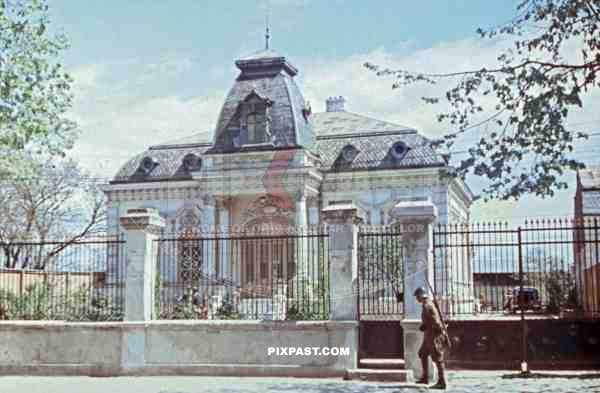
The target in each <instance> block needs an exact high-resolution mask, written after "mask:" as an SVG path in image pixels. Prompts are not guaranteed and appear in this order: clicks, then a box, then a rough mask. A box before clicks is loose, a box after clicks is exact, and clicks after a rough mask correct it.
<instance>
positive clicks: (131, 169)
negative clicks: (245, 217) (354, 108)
mask: <svg viewBox="0 0 600 393" xmlns="http://www.w3.org/2000/svg"><path fill="white" fill-rule="evenodd" d="M310 120H311V123H312V126H313V128H314V131H315V133H316V141H315V143H314V144H312V145H310V146H307V149H309V150H311V151H312V152H313V153H316V154H317V155H318V156H319V158H320V160H321V164H322V165H321V169H322V170H323V171H337V170H347V169H353V170H361V169H364V170H376V169H393V168H420V167H438V166H445V165H446V161H445V159H444V158H443V157H442V155H441V154H439V153H437V152H436V151H435V149H434V148H432V147H431V141H430V140H429V139H427V138H425V137H424V136H423V135H421V134H419V133H418V132H417V131H416V130H415V129H413V128H410V127H407V126H402V125H399V124H395V123H391V122H387V121H383V120H378V119H374V118H372V117H368V116H363V115H360V114H357V113H352V112H323V113H314V114H312V115H311V116H310ZM398 142H403V143H405V144H406V146H408V148H409V149H408V151H407V153H406V155H404V157H403V158H402V159H401V160H392V159H391V157H390V151H391V148H392V147H393V146H394V144H395V143H398ZM348 145H352V146H354V147H355V148H356V150H357V151H358V153H357V154H356V156H355V157H354V159H353V160H352V162H351V163H350V164H349V165H347V166H345V167H344V168H343V169H341V168H339V167H336V166H335V162H336V160H337V159H338V157H339V156H340V154H341V152H342V151H343V149H344V148H345V147H346V146H348ZM211 148H212V142H211V141H210V133H208V132H204V133H198V134H194V135H191V136H189V137H185V138H180V139H177V140H174V141H170V142H166V143H165V144H162V145H158V146H154V147H152V148H150V149H149V150H148V151H147V152H144V153H141V154H138V155H137V156H135V157H133V158H132V159H131V160H130V161H129V162H127V163H126V164H125V165H124V166H123V167H122V168H121V169H120V170H119V172H118V173H117V175H116V176H115V178H114V181H140V180H141V179H136V178H135V173H136V170H137V168H138V167H139V165H140V163H141V162H142V160H143V159H144V157H146V156H148V157H150V158H152V159H153V160H155V161H156V162H157V163H158V165H157V166H156V168H155V169H153V170H152V171H151V172H150V173H149V174H148V175H147V176H146V177H145V180H157V179H170V178H178V177H181V176H180V172H178V168H179V167H180V166H181V162H182V159H183V157H184V156H185V155H186V154H190V153H193V154H197V155H199V156H203V155H205V154H207V152H208V150H209V149H211Z"/></svg>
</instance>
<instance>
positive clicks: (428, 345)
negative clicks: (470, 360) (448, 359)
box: [419, 299, 446, 363]
mask: <svg viewBox="0 0 600 393" xmlns="http://www.w3.org/2000/svg"><path fill="white" fill-rule="evenodd" d="M421 322H422V323H421V331H423V333H424V337H423V343H422V344H421V348H420V349H419V357H420V358H421V359H423V358H425V359H426V358H427V357H428V356H431V360H432V361H434V362H436V363H437V362H441V361H443V360H444V351H445V350H446V335H445V333H444V326H443V324H442V320H441V318H440V314H439V313H438V311H437V309H436V308H435V305H434V304H433V302H431V300H429V299H427V301H426V302H425V303H424V304H423V311H421Z"/></svg>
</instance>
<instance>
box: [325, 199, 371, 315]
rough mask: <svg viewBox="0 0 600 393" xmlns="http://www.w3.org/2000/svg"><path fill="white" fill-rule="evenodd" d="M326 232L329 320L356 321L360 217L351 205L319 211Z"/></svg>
mask: <svg viewBox="0 0 600 393" xmlns="http://www.w3.org/2000/svg"><path fill="white" fill-rule="evenodd" d="M321 213H322V218H323V221H324V223H325V225H327V229H328V231H329V297H330V305H331V308H330V310H329V319H331V320H338V321H350V320H351V321H354V320H357V318H358V313H357V307H358V293H357V274H358V224H359V223H360V222H361V221H362V215H361V214H360V213H359V209H358V208H357V207H356V206H355V205H354V204H333V205H330V206H328V207H326V208H325V209H323V210H322V211H321Z"/></svg>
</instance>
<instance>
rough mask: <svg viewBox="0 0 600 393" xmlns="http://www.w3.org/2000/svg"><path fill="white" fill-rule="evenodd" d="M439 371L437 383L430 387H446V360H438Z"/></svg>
mask: <svg viewBox="0 0 600 393" xmlns="http://www.w3.org/2000/svg"><path fill="white" fill-rule="evenodd" d="M435 365H436V366H437V372H438V381H437V383H436V384H435V385H433V386H430V387H429V388H430V389H442V390H444V389H446V372H445V370H444V362H436V364H435Z"/></svg>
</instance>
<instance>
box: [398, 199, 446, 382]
mask: <svg viewBox="0 0 600 393" xmlns="http://www.w3.org/2000/svg"><path fill="white" fill-rule="evenodd" d="M392 215H393V216H394V219H395V223H396V225H399V226H400V233H401V236H402V248H403V251H404V261H403V263H404V319H403V320H402V322H401V323H402V330H403V332H404V361H405V364H406V368H407V369H408V370H412V371H413V375H414V376H415V377H416V378H420V377H421V375H422V373H423V370H422V368H421V361H420V359H419V356H418V354H417V352H418V350H419V346H420V345H421V342H422V341H423V333H422V332H421V331H420V330H419V326H420V325H421V307H420V305H419V304H418V303H417V301H416V299H415V297H414V296H413V293H414V291H415V289H417V288H418V287H424V288H428V286H429V285H428V282H429V283H431V282H433V271H434V269H435V265H434V263H435V261H434V259H433V222H434V221H435V219H436V218H437V208H436V206H435V205H434V204H433V203H432V202H431V200H430V199H426V200H418V201H414V200H410V201H401V202H399V203H398V204H396V206H394V209H393V210H392ZM432 295H433V294H432ZM429 369H430V370H432V369H433V368H432V367H430V368H429ZM430 377H431V375H430Z"/></svg>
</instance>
